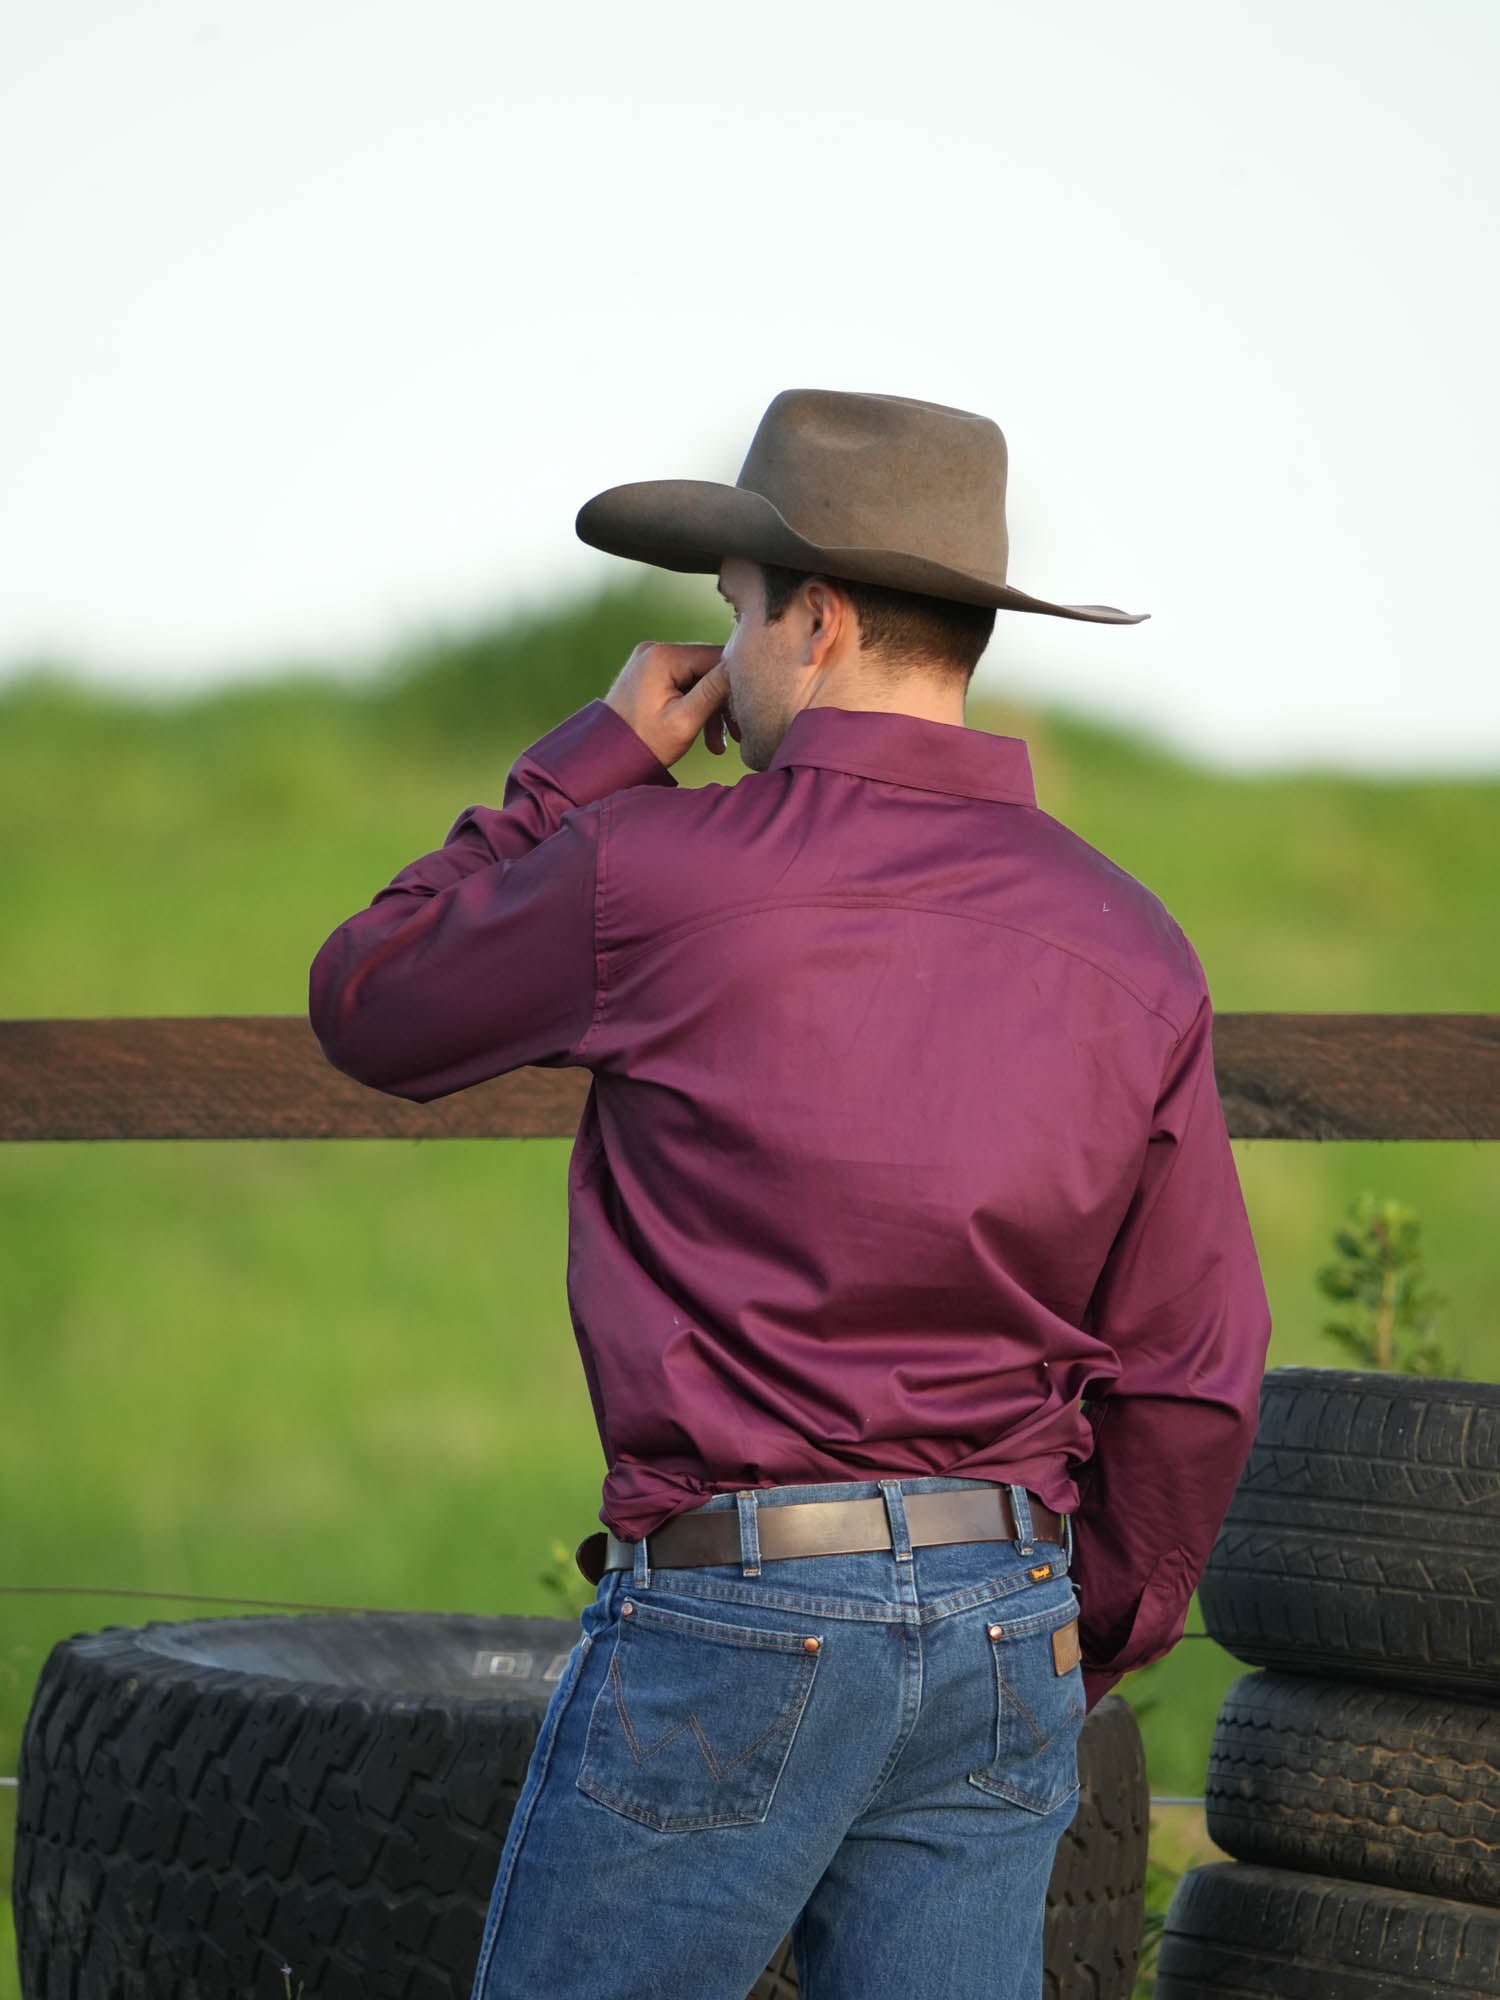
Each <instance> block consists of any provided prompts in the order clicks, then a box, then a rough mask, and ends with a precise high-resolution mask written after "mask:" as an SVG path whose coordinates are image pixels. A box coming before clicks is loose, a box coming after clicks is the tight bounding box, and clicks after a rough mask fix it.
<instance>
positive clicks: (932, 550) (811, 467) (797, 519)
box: [735, 389, 1009, 583]
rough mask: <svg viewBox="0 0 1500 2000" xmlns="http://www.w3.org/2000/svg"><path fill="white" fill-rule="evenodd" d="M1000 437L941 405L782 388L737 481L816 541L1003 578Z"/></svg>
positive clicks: (976, 418) (973, 417) (1005, 545)
mask: <svg viewBox="0 0 1500 2000" xmlns="http://www.w3.org/2000/svg"><path fill="white" fill-rule="evenodd" d="M1006 463H1007V457H1006V447H1005V436H1004V433H1003V432H1002V431H1001V429H1000V426H999V425H998V424H997V423H995V422H994V420H993V419H992V418H990V417H984V416H980V415H978V414H977V413H976V412H974V411H972V410H959V409H955V408H954V407H953V406H952V405H951V404H948V403H926V402H920V401H918V400H917V399H916V398H914V397H911V396H881V395H874V394H861V393H857V392H853V391H847V390H839V389H783V390H782V392H781V394H780V395H779V396H777V397H776V398H775V399H774V401H773V402H772V403H771V404H770V406H769V407H768V409H767V410H766V413H765V415H764V416H763V417H762V418H761V420H760V423H759V425H758V426H757V428H756V432H755V436H754V437H753V438H752V440H751V442H750V449H749V451H748V452H747V453H746V454H745V462H744V464H743V465H742V466H741V468H740V474H739V478H738V479H737V480H736V482H735V484H736V485H737V486H738V487H741V488H743V489H744V490H746V491H748V492H752V493H758V494H760V495H761V496H762V498H764V499H766V500H769V501H770V502H771V504H772V506H773V507H775V508H776V510H777V512H778V513H779V514H780V515H781V516H782V518H783V520H785V521H786V522H787V523H788V525H789V526H790V527H791V528H793V529H794V530H795V531H796V533H797V534H799V535H801V536H803V537H804V538H805V539H806V540H807V541H809V542H815V543H817V544H819V545H820V546H821V547H825V548H841V549H901V550H905V551H907V552H908V553H909V554H911V555H915V556H922V557H925V558H927V559H928V560H930V561H933V562H939V563H944V564H947V565H948V566H949V567H951V568H953V569H958V570H968V571H971V572H972V573H974V574H975V575H977V576H983V577H990V578H993V579H994V581H995V582H996V583H1004V581H1005V570H1006V562H1007V559H1008V554H1009V538H1008V535H1007V533H1006V526H1005V479H1006Z"/></svg>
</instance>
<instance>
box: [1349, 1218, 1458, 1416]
mask: <svg viewBox="0 0 1500 2000" xmlns="http://www.w3.org/2000/svg"><path fill="white" fill-rule="evenodd" d="M1420 1238H1421V1228H1420V1225H1419V1223H1418V1221H1417V1218H1416V1214H1415V1212H1414V1211H1413V1210H1412V1209H1410V1208H1408V1207H1407V1206H1406V1205H1405V1203H1403V1202H1399V1201H1396V1200H1394V1199H1393V1198H1391V1197H1389V1196H1388V1197H1387V1198H1386V1199H1384V1200H1380V1199H1377V1197H1376V1196H1375V1195H1373V1194H1368V1193H1366V1194H1361V1195H1357V1196H1356V1197H1355V1199H1354V1200H1353V1201H1352V1202H1351V1203H1350V1204H1349V1208H1348V1211H1347V1224H1346V1226H1345V1227H1343V1228H1341V1229H1339V1230H1337V1231H1335V1233H1334V1239H1333V1241H1334V1247H1335V1249H1336V1250H1337V1251H1338V1253H1339V1255H1338V1262H1336V1263H1333V1264H1324V1265H1323V1266H1322V1267H1321V1268H1320V1269H1319V1271H1318V1274H1317V1283H1318V1288H1319V1290H1320V1291H1322V1292H1324V1293H1326V1294H1327V1296H1328V1297H1329V1298H1331V1299H1337V1300H1338V1301H1339V1302H1340V1303H1341V1304H1345V1305H1347V1306H1349V1308H1350V1311H1349V1312H1348V1313H1346V1314H1345V1315H1344V1316H1343V1317H1342V1318H1340V1319H1330V1320H1325V1321H1324V1323H1323V1331H1324V1333H1326V1334H1327V1335H1328V1336H1329V1338H1330V1339H1332V1340H1336V1341H1337V1342H1338V1343H1339V1345H1340V1346H1341V1347H1343V1348H1344V1350H1345V1351H1346V1352H1347V1353H1348V1354H1350V1355H1351V1356H1352V1357H1353V1359H1354V1361H1355V1362H1356V1363H1357V1364H1358V1366H1360V1367H1361V1368H1381V1369H1386V1370H1388V1371H1391V1372H1394V1373H1397V1374H1405V1375H1441V1376H1447V1377H1451V1378H1454V1379H1456V1380H1460V1381H1461V1380H1463V1379H1464V1377H1463V1371H1462V1370H1461V1369H1460V1368H1459V1366H1458V1364H1457V1363H1456V1362H1455V1361H1453V1360H1451V1359H1450V1358H1449V1356H1448V1354H1447V1353H1446V1351H1445V1350H1444V1348H1443V1347H1442V1346H1441V1344H1440V1343H1439V1341H1438V1339H1437V1337H1436V1335H1435V1334H1434V1333H1433V1331H1432V1323H1433V1321H1434V1320H1435V1319H1436V1317H1437V1314H1438V1309H1439V1308H1440V1307H1441V1306H1445V1305H1447V1304H1448V1300H1447V1299H1446V1298H1445V1297H1443V1296H1442V1295H1441V1294H1440V1293H1438V1292H1433V1291H1428V1290H1426V1289H1424V1287H1423V1284H1422V1248H1421V1240H1420Z"/></svg>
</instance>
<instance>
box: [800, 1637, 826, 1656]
mask: <svg viewBox="0 0 1500 2000" xmlns="http://www.w3.org/2000/svg"><path fill="white" fill-rule="evenodd" d="M822 1643H823V1641H822V1640H821V1639H804V1640H803V1641H802V1650H803V1652H804V1653H815V1652H817V1650H818V1648H819V1646H821V1645H822Z"/></svg>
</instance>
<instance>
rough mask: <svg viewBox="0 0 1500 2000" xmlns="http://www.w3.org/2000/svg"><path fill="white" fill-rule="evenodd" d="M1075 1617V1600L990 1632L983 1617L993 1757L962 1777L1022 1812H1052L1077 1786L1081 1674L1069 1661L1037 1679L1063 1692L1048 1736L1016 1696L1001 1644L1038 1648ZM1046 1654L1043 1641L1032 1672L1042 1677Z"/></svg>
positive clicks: (1017, 1691)
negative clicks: (1062, 1705)
mask: <svg viewBox="0 0 1500 2000" xmlns="http://www.w3.org/2000/svg"><path fill="white" fill-rule="evenodd" d="M1074 1595H1075V1596H1076V1593H1074ZM1077 1615H1078V1614H1077V1606H1076V1603H1073V1602H1064V1603H1062V1604H1059V1605H1058V1606H1057V1607H1056V1609H1055V1611H1054V1612H1052V1613H1050V1614H1047V1615H1046V1616H1045V1617H1040V1618H1027V1619H1024V1620H1016V1621H1013V1622H1012V1623H1011V1624H1010V1625H1005V1626H997V1627H996V1628H995V1630H994V1632H993V1633H991V1631H990V1629H989V1627H990V1624H991V1622H992V1621H989V1620H986V1630H985V1638H986V1641H987V1644H988V1646H989V1652H990V1661H991V1667H992V1671H993V1677H994V1678H993V1687H994V1702H995V1707H994V1709H993V1711H992V1716H993V1721H992V1724H991V1727H992V1730H993V1736H992V1743H993V1755H992V1756H991V1759H990V1761H989V1763H988V1764H984V1765H981V1766H980V1767H979V1768H978V1769H977V1770H973V1771H970V1772H969V1773H968V1774H967V1775H968V1780H969V1783H970V1784H971V1785H975V1786H977V1787H978V1789H979V1790H980V1791H984V1792H991V1793H994V1794H995V1795H996V1796H997V1797H999V1798H1003V1799H1008V1800H1009V1801H1010V1802H1011V1804H1013V1805H1018V1806H1023V1807H1024V1808H1025V1809H1026V1810H1027V1811H1028V1812H1036V1813H1049V1812H1055V1811H1056V1810H1057V1808H1058V1807H1059V1806H1062V1805H1065V1804H1066V1803H1067V1801H1068V1800H1069V1799H1070V1798H1071V1797H1072V1796H1073V1795H1074V1794H1075V1793H1076V1792H1077V1791H1078V1789H1079V1785H1080V1782H1081V1781H1080V1779H1079V1776H1078V1768H1077V1754H1076V1753H1077V1737H1078V1732H1079V1730H1080V1729H1081V1727H1082V1722H1083V1715H1084V1701H1083V1695H1082V1674H1081V1672H1080V1670H1079V1668H1078V1666H1077V1665H1075V1666H1073V1667H1072V1668H1071V1669H1070V1670H1069V1671H1068V1673H1066V1674H1059V1675H1057V1676H1055V1682H1054V1680H1053V1679H1051V1678H1048V1679H1043V1680H1042V1686H1043V1688H1044V1689H1047V1690H1049V1691H1052V1692H1054V1693H1055V1695H1056V1697H1057V1698H1058V1699H1059V1700H1060V1699H1061V1697H1062V1695H1063V1693H1064V1691H1065V1690H1066V1691H1067V1695H1068V1706H1067V1708H1066V1711H1065V1712H1064V1713H1063V1714H1062V1715H1061V1717H1060V1718H1059V1719H1058V1721H1057V1722H1056V1723H1055V1724H1054V1726H1053V1728H1052V1731H1051V1733H1050V1734H1048V1733H1046V1732H1045V1731H1044V1729H1043V1728H1042V1726H1041V1725H1040V1724H1039V1723H1038V1721H1037V1718H1036V1716H1035V1714H1034V1713H1033V1711H1032V1706H1031V1705H1030V1704H1029V1703H1028V1702H1027V1701H1026V1700H1025V1698H1024V1697H1023V1696H1022V1694H1021V1691H1020V1688H1019V1687H1018V1685H1017V1675H1016V1674H1015V1672H1014V1671H1008V1669H1007V1663H1006V1660H1005V1656H1004V1652H1003V1648H1004V1647H1005V1646H1006V1645H1007V1643H1009V1644H1010V1645H1011V1646H1013V1647H1014V1646H1016V1645H1021V1644H1026V1645H1032V1646H1033V1647H1037V1646H1041V1645H1042V1644H1043V1643H1044V1642H1046V1641H1047V1639H1048V1635H1049V1634H1050V1633H1052V1632H1054V1631H1056V1630H1057V1629H1058V1628H1059V1627H1060V1626H1062V1625H1066V1624H1067V1623H1068V1621H1069V1619H1071V1618H1074V1617H1076V1616H1077ZM1018 1628H1019V1629H1018ZM1050 1654H1051V1648H1050V1644H1048V1645H1047V1657H1046V1660H1045V1664H1044V1665H1043V1666H1042V1667H1041V1668H1040V1669H1039V1670H1038V1671H1039V1674H1044V1675H1046V1676H1048V1677H1051V1676H1052V1674H1053V1668H1052V1661H1051V1657H1050ZM1012 1718H1018V1719H1019V1720H1020V1722H1021V1723H1023V1724H1024V1726H1025V1729H1026V1731H1027V1733H1028V1735H1029V1738H1030V1743H1029V1745H1028V1744H1027V1743H1026V1742H1025V1741H1024V1740H1018V1739H1017V1735H1016V1729H1015V1726H1014V1723H1013V1720H1012ZM1065 1756H1066V1759H1067V1761H1066V1762H1064V1761H1063V1759H1064V1757H1065Z"/></svg>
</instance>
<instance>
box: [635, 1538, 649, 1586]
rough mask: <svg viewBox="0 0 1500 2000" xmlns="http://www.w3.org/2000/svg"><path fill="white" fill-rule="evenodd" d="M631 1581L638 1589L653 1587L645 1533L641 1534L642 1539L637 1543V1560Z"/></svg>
mask: <svg viewBox="0 0 1500 2000" xmlns="http://www.w3.org/2000/svg"><path fill="white" fill-rule="evenodd" d="M630 1581H631V1584H632V1586H633V1587H634V1588H635V1589H636V1590H649V1589H650V1587H651V1558H650V1555H649V1553H648V1551H647V1548H646V1537H645V1536H644V1535H642V1536H641V1539H640V1540H639V1541H638V1542H637V1543H636V1545H635V1562H634V1566H633V1568H632V1570H631V1576H630Z"/></svg>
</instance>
